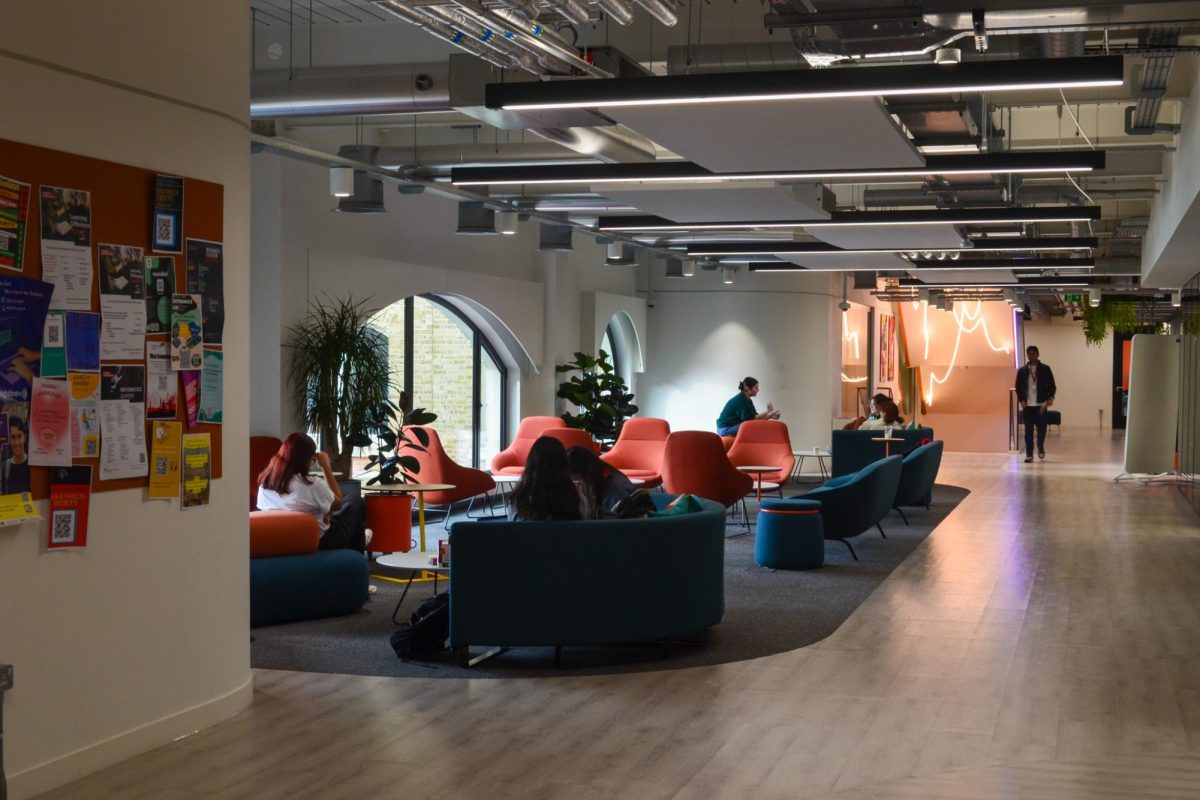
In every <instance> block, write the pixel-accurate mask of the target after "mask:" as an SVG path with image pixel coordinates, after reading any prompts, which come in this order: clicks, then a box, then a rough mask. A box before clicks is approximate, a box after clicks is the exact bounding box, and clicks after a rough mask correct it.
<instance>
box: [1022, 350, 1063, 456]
mask: <svg viewBox="0 0 1200 800" xmlns="http://www.w3.org/2000/svg"><path fill="white" fill-rule="evenodd" d="M1025 356H1026V358H1027V359H1028V361H1029V363H1028V364H1026V365H1025V366H1023V367H1021V368H1020V369H1019V370H1017V384H1016V389H1017V403H1018V404H1019V405H1020V406H1021V414H1022V419H1023V421H1024V424H1025V463H1026V464H1031V463H1033V428H1034V426H1037V449H1038V458H1045V457H1046V410H1047V409H1048V408H1050V406H1052V405H1054V391H1055V386H1054V373H1053V372H1051V371H1050V368H1049V367H1048V366H1046V365H1045V364H1043V363H1042V362H1041V361H1038V349H1037V348H1036V347H1034V346H1033V345H1030V346H1029V347H1026V348H1025Z"/></svg>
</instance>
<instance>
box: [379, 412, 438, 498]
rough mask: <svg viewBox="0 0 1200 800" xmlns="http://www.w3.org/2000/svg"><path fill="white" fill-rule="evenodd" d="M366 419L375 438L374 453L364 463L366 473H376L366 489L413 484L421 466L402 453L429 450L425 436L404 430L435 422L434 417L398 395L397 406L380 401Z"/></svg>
mask: <svg viewBox="0 0 1200 800" xmlns="http://www.w3.org/2000/svg"><path fill="white" fill-rule="evenodd" d="M368 419H369V423H368V425H369V431H370V433H371V434H372V435H373V436H374V437H375V450H376V452H375V455H372V456H371V457H370V458H369V459H368V460H367V471H368V472H369V471H371V470H376V471H377V472H378V474H377V475H375V477H373V478H371V479H370V480H368V481H367V485H368V486H373V485H375V484H377V483H379V484H394V483H415V482H416V476H417V473H418V472H420V471H421V465H420V464H419V463H417V459H416V458H415V457H414V456H411V455H405V454H404V451H406V450H416V451H418V452H421V453H424V452H427V451H426V449H425V448H427V447H429V434H428V433H427V432H426V431H424V430H421V429H419V428H414V429H412V430H411V431H406V430H405V429H404V426H406V425H428V424H429V423H431V422H433V421H434V420H435V419H437V414H434V413H433V412H431V411H426V410H425V409H423V408H413V407H412V403H411V402H410V401H409V399H408V395H407V394H405V393H404V392H401V393H400V402H399V403H392V402H390V401H388V400H384V401H383V402H382V403H380V404H379V405H378V406H376V407H375V408H373V409H371V411H370V413H369V415H368ZM397 422H398V423H399V424H397ZM410 433H411V434H412V436H411V438H410V436H409V434H410ZM414 439H415V441H414ZM364 446H365V445H364Z"/></svg>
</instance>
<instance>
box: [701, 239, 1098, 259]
mask: <svg viewBox="0 0 1200 800" xmlns="http://www.w3.org/2000/svg"><path fill="white" fill-rule="evenodd" d="M1099 245H1100V240H1099V239H1097V238H1096V237H1094V236H1080V237H1066V236H1063V237H1049V236H1046V237H1038V238H1029V239H1026V238H1022V237H1014V238H1012V239H988V240H980V242H979V243H978V244H976V245H975V246H974V247H937V248H932V250H933V251H935V252H939V253H970V252H975V253H983V252H990V251H997V252H1004V251H1010V250H1047V251H1048V250H1091V249H1093V248H1095V247H1099ZM911 252H913V248H912V247H878V248H855V249H848V248H841V247H835V246H833V245H828V244H825V243H824V242H762V243H754V242H702V243H698V244H691V245H688V248H687V254H688V255H689V256H691V255H705V256H751V255H781V254H794V253H808V254H811V255H843V254H845V255H872V254H879V253H884V254H886V253H911ZM913 263H916V261H915V260H914V262H913Z"/></svg>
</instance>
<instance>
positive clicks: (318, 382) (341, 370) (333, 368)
mask: <svg viewBox="0 0 1200 800" xmlns="http://www.w3.org/2000/svg"><path fill="white" fill-rule="evenodd" d="M366 304H367V301H365V300H360V301H356V300H355V299H354V298H353V297H347V298H338V299H331V298H329V297H325V298H324V301H323V302H316V301H314V302H313V303H312V304H311V305H310V306H309V315H308V317H307V318H306V319H305V320H304V321H303V322H301V323H299V324H297V325H293V326H292V327H291V328H290V329H289V333H290V334H291V341H290V344H291V347H292V363H291V381H292V386H293V388H294V390H295V392H296V401H297V404H298V405H299V407H300V409H301V410H302V412H303V414H304V423H305V426H306V427H307V428H308V429H309V430H315V431H317V432H318V433H319V434H320V439H321V449H322V450H324V451H326V452H327V453H329V455H330V459H329V460H330V465H331V466H332V468H333V470H334V471H335V472H340V473H342V474H343V475H349V474H350V472H351V455H352V453H353V451H354V449H355V448H356V447H365V446H368V445H370V444H371V439H370V437H369V435H368V434H369V432H370V422H371V415H372V414H373V413H374V412H375V410H377V409H378V408H379V407H380V405H381V404H383V403H386V402H387V398H388V395H389V393H390V392H391V390H392V388H393V386H392V380H391V365H390V364H389V362H388V352H387V337H386V336H385V335H384V333H383V332H382V331H381V330H379V329H378V328H376V327H374V326H372V325H371V324H370V322H371V318H372V317H373V316H374V314H375V311H374V310H372V309H368V308H367V305H366Z"/></svg>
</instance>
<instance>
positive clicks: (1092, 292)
mask: <svg viewBox="0 0 1200 800" xmlns="http://www.w3.org/2000/svg"><path fill="white" fill-rule="evenodd" d="M1088 305H1090V306H1091V307H1092V308H1095V307H1096V306H1098V305H1100V288H1099V287H1098V286H1093V287H1092V288H1091V289H1088Z"/></svg>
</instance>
